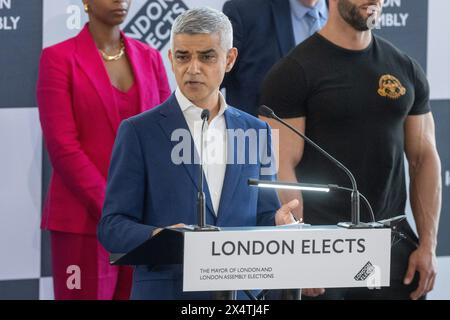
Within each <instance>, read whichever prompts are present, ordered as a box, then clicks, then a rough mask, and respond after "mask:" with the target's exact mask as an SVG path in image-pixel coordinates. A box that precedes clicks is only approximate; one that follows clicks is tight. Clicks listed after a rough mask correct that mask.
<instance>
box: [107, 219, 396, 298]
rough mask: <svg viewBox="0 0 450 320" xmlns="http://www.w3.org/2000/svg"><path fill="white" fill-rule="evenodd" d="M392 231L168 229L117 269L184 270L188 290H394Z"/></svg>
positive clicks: (115, 258)
mask: <svg viewBox="0 0 450 320" xmlns="http://www.w3.org/2000/svg"><path fill="white" fill-rule="evenodd" d="M390 249H391V229H389V228H380V229H346V228H340V227H338V226H309V225H292V226H277V227H235V228H221V230H220V231H212V232H195V231H191V230H187V229H164V230H162V231H161V232H160V233H158V234H157V235H156V236H154V237H152V238H150V239H148V240H147V241H146V242H144V243H142V244H141V245H140V246H138V247H137V248H135V249H134V250H132V251H130V252H128V253H126V254H112V255H111V256H110V261H111V264H113V265H148V266H157V265H167V264H182V265H183V291H234V290H254V289H295V288H339V287H369V288H371V287H372V288H378V287H383V286H389V279H390V256H391V255H390V251H391V250H390Z"/></svg>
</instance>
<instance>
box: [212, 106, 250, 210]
mask: <svg viewBox="0 0 450 320" xmlns="http://www.w3.org/2000/svg"><path fill="white" fill-rule="evenodd" d="M224 115H225V122H226V127H227V167H226V171H225V178H224V181H223V187H222V194H221V197H220V204H219V212H218V217H220V216H221V214H223V213H224V211H225V210H227V207H228V205H229V204H230V203H231V200H232V199H233V194H234V192H235V190H236V185H237V184H238V182H239V178H240V176H241V171H242V164H238V161H237V156H238V144H237V143H236V138H235V136H234V132H235V130H236V129H243V128H244V126H243V123H242V120H241V118H240V115H239V113H238V112H236V111H234V110H233V109H231V108H228V109H227V110H225V113H224Z"/></svg>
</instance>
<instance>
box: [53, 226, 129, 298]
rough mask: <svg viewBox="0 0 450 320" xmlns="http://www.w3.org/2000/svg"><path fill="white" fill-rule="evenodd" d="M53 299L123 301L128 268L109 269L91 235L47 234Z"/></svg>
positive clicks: (105, 254) (106, 258)
mask: <svg viewBox="0 0 450 320" xmlns="http://www.w3.org/2000/svg"><path fill="white" fill-rule="evenodd" d="M50 237H51V248H52V268H53V288H54V293H55V299H56V300H127V299H128V298H129V296H130V291H131V281H132V268H131V267H127V266H120V267H117V266H111V265H110V264H109V256H108V253H107V252H106V250H105V249H104V248H103V247H102V245H101V244H100V243H99V242H98V241H97V238H96V237H95V236H94V235H84V234H74V233H66V232H58V231H51V235H50Z"/></svg>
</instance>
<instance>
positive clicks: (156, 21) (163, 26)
mask: <svg viewBox="0 0 450 320" xmlns="http://www.w3.org/2000/svg"><path fill="white" fill-rule="evenodd" d="M187 10H188V7H187V6H186V4H184V2H183V1H181V0H156V1H155V0H148V1H147V2H146V3H145V4H144V5H143V6H142V8H141V9H140V10H139V11H138V13H137V14H136V15H135V16H134V17H133V18H132V19H131V20H130V22H129V23H128V24H127V25H126V26H125V28H124V29H123V30H124V32H125V34H126V35H127V36H129V37H131V38H133V39H137V40H140V41H142V42H145V43H148V44H149V45H151V46H152V47H153V48H156V49H158V50H161V49H162V48H164V46H165V45H166V44H167V42H169V40H170V30H171V28H172V25H173V23H174V21H175V19H176V17H177V16H179V15H180V14H182V13H183V12H185V11H187Z"/></svg>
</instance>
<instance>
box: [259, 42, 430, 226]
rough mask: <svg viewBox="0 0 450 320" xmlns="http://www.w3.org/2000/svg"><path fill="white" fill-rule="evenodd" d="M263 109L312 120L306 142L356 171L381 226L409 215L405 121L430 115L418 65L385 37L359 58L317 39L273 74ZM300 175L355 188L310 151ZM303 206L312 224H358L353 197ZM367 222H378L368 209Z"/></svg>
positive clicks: (318, 197)
mask: <svg viewBox="0 0 450 320" xmlns="http://www.w3.org/2000/svg"><path fill="white" fill-rule="evenodd" d="M261 104H265V105H267V106H268V107H270V108H272V109H273V110H274V111H275V113H276V114H277V115H278V116H280V117H281V118H296V117H306V130H305V133H306V135H307V136H308V137H309V138H311V139H312V140H313V141H315V142H316V143H317V144H319V145H320V146H321V147H322V148H323V149H325V150H326V151H327V152H329V153H330V154H331V155H333V156H334V157H335V158H337V159H338V160H339V161H340V162H342V163H343V164H344V165H345V166H347V168H349V169H350V171H351V172H352V173H353V174H354V176H355V179H356V181H357V183H358V189H359V190H360V192H361V193H362V194H363V195H365V196H366V197H367V198H368V200H369V201H370V203H371V205H372V208H373V210H374V213H375V216H376V219H377V220H378V219H384V218H388V217H393V216H396V215H399V214H403V213H404V211H405V202H406V186H405V172H404V171H405V170H404V160H403V159H404V122H405V119H406V117H407V116H408V115H419V114H424V113H427V112H429V111H430V105H429V86H428V82H427V79H426V76H425V74H424V72H423V70H422V69H421V67H420V66H419V65H418V63H417V62H415V61H414V60H412V59H411V58H409V57H408V56H407V55H406V54H404V53H402V52H401V51H399V50H398V49H396V48H395V47H394V46H393V45H392V44H390V43H389V42H387V41H386V40H384V39H382V38H380V37H377V36H373V38H372V42H371V44H370V45H369V46H368V47H367V48H366V49H364V50H360V51H354V50H347V49H344V48H341V47H338V46H336V45H335V44H333V43H332V42H330V41H328V40H327V39H326V38H324V37H323V36H321V35H319V34H318V33H316V34H315V35H313V36H312V37H310V38H309V39H307V40H306V41H305V42H303V43H301V44H300V45H298V46H297V47H295V48H294V49H293V50H292V51H291V52H290V53H289V54H288V55H287V56H286V57H285V58H283V59H282V60H280V61H279V62H278V63H277V64H276V65H275V66H274V67H273V68H272V69H271V71H270V72H269V74H268V75H267V77H266V79H265V81H264V84H263V88H262V97H261ZM299 139H300V138H299ZM296 174H297V178H298V180H299V181H300V182H304V183H323V184H338V185H340V186H345V187H348V188H350V187H351V183H350V181H349V179H348V177H347V176H346V175H345V173H343V171H342V170H340V169H339V168H337V167H336V166H335V165H334V164H333V163H331V162H330V161H329V160H328V159H326V158H325V157H324V156H322V155H321V154H320V153H319V152H317V151H316V150H314V149H313V148H312V147H311V146H309V145H308V144H305V149H304V154H303V158H302V160H301V161H300V164H299V165H298V166H297V168H296ZM303 199H304V219H305V222H306V223H312V224H334V223H336V222H339V221H350V218H351V217H350V216H351V215H350V194H349V193H348V194H347V193H345V192H343V193H341V192H336V193H329V194H328V193H327V194H324V193H313V192H303ZM361 221H370V216H369V213H368V211H367V210H366V209H365V207H364V205H363V203H362V202H361Z"/></svg>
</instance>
